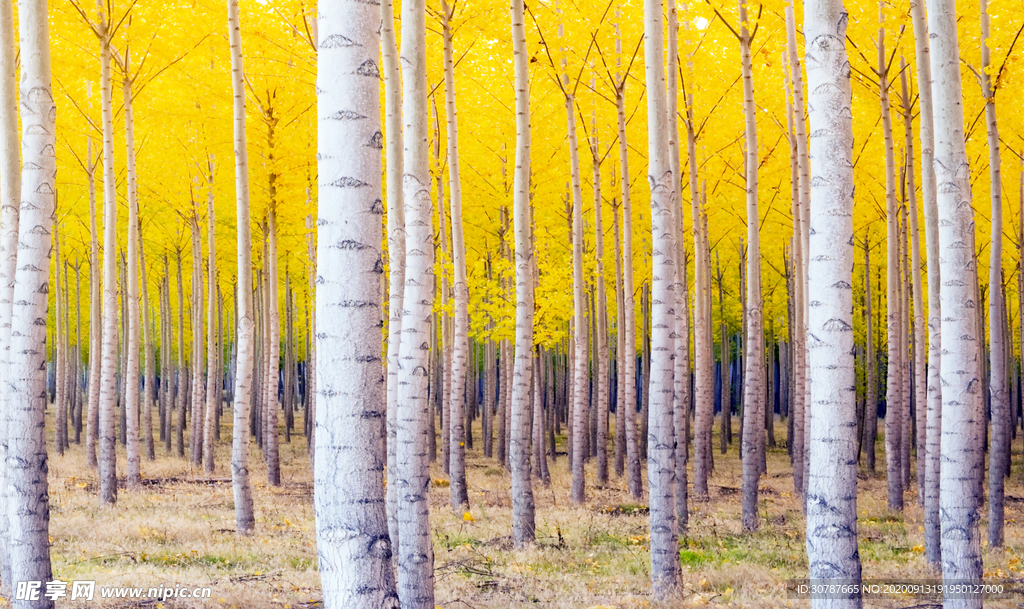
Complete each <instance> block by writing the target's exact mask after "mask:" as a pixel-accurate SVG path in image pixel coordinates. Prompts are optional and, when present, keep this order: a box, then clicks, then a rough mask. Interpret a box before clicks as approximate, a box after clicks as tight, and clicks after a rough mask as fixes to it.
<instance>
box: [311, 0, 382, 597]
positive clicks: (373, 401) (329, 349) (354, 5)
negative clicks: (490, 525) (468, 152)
mask: <svg viewBox="0 0 1024 609" xmlns="http://www.w3.org/2000/svg"><path fill="white" fill-rule="evenodd" d="M319 10H320V18H319V21H318V23H319V36H320V39H319V45H318V46H319V55H318V58H317V63H318V71H317V101H318V105H317V107H318V114H319V121H318V122H319V134H320V137H319V138H318V141H319V144H318V149H319V154H318V159H319V161H318V168H319V182H320V189H319V190H320V204H319V215H318V222H317V224H318V226H319V231H318V232H319V234H318V240H317V241H318V248H319V251H318V252H317V260H319V261H320V262H321V264H320V265H319V269H320V270H319V280H318V283H319V287H318V288H317V291H316V299H317V300H316V306H317V309H319V311H320V313H321V314H320V315H319V318H318V334H317V337H316V341H317V354H318V356H319V357H320V359H321V363H324V364H326V365H323V366H320V367H319V371H318V379H317V396H316V399H317V401H318V402H319V404H318V405H317V409H316V413H317V422H316V425H317V428H318V429H319V432H320V433H319V437H318V439H317V443H316V451H317V457H316V459H315V466H314V484H315V486H316V495H315V509H316V524H317V527H316V532H317V554H318V556H319V564H320V578H321V582H322V583H323V588H324V602H325V607H336V608H338V609H341V608H344V609H350V608H352V609H377V608H378V607H386V608H395V609H397V607H398V606H399V605H398V595H397V593H396V590H395V579H394V572H393V570H392V564H391V542H390V540H389V538H388V529H387V526H388V525H387V514H386V509H385V508H386V506H385V492H384V485H383V473H384V472H383V465H384V462H385V448H384V441H385V413H384V412H381V410H382V409H384V408H386V406H385V400H384V397H385V396H384V395H383V394H384V391H385V388H386V385H385V384H384V383H383V382H382V381H383V379H382V373H383V368H382V365H381V364H382V362H381V358H380V345H381V341H382V339H383V336H382V334H381V328H382V325H383V324H382V322H383V310H382V307H381V304H382V303H381V292H380V277H381V273H382V271H383V266H382V261H381V251H380V244H381V224H382V223H381V214H383V212H384V207H383V205H382V204H381V194H382V193H381V170H380V163H381V146H382V138H381V133H380V92H379V87H380V85H379V74H378V71H377V68H376V64H377V49H378V40H379V34H378V32H379V29H378V28H379V25H380V11H379V9H378V8H377V7H376V6H374V5H373V4H367V3H363V2H357V1H356V0H332V1H330V2H321V3H320V7H319ZM369 68H372V69H369Z"/></svg>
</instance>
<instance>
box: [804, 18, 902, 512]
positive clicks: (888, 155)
mask: <svg viewBox="0 0 1024 609" xmlns="http://www.w3.org/2000/svg"><path fill="white" fill-rule="evenodd" d="M883 19H884V14H883V12H882V9H881V8H880V9H879V22H880V23H881V22H882V20H883ZM877 50H878V70H877V73H878V87H879V93H880V98H881V105H882V106H881V107H882V130H883V133H884V138H885V201H886V205H885V218H886V222H885V226H886V251H887V252H888V257H887V259H886V260H887V262H886V265H885V276H886V281H885V285H886V292H885V303H886V330H887V333H886V336H887V337H888V340H887V342H888V347H889V356H888V369H887V373H886V382H885V466H886V468H885V473H886V476H885V477H886V481H887V483H888V489H889V509H890V510H893V511H896V512H902V511H903V448H902V444H903V356H904V353H905V350H906V349H905V347H906V343H904V342H901V341H900V337H901V336H902V334H901V332H900V325H901V314H900V306H899V303H900V296H899V295H900V266H901V265H900V259H899V247H898V245H897V244H898V242H899V208H898V207H897V204H896V175H895V174H896V160H895V157H894V154H893V139H892V123H891V121H890V119H889V78H888V70H887V67H886V65H887V64H886V61H887V60H888V57H887V56H886V54H885V26H884V25H880V27H879V28H878V49H877ZM808 295H810V293H809V292H808ZM808 340H810V339H809V338H808ZM809 350H810V345H808V353H810V351H809Z"/></svg>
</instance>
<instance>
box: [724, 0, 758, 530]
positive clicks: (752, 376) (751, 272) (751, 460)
mask: <svg viewBox="0 0 1024 609" xmlns="http://www.w3.org/2000/svg"><path fill="white" fill-rule="evenodd" d="M739 19H740V35H739V38H740V61H741V65H742V77H743V114H744V116H745V118H746V120H745V132H746V133H745V136H746V143H747V150H746V191H747V241H748V246H747V281H746V284H747V285H746V288H747V307H746V309H747V311H746V315H745V319H744V325H745V327H746V330H747V340H746V343H745V346H744V349H743V364H744V366H745V368H746V372H745V374H744V378H743V412H744V415H743V528H744V530H747V531H753V530H756V529H757V528H758V516H757V487H758V481H759V480H760V477H761V472H762V468H763V461H764V448H765V447H764V444H765V436H764V416H765V415H764V409H765V394H764V391H765V390H764V377H765V370H764V322H763V320H762V318H761V302H762V298H761V239H760V236H759V235H760V216H759V215H758V211H757V177H758V176H757V173H758V172H757V168H758V160H757V117H756V114H755V108H754V76H753V72H754V69H753V66H752V65H751V59H750V44H751V42H752V39H753V35H752V34H751V33H750V31H749V30H748V28H747V3H746V0H740V3H739ZM725 345H726V340H725V337H722V348H723V350H724V349H726V348H728V347H726V346H725ZM722 373H723V374H728V371H725V370H723V372H722ZM722 399H723V401H722V404H723V408H725V407H727V406H726V404H727V403H728V400H727V399H726V396H724V395H723V396H722ZM722 433H724V430H723V431H722Z"/></svg>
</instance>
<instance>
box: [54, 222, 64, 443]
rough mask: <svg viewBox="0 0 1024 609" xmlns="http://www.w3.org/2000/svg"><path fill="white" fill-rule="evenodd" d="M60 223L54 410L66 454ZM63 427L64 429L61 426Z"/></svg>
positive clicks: (58, 439) (56, 231)
mask: <svg viewBox="0 0 1024 609" xmlns="http://www.w3.org/2000/svg"><path fill="white" fill-rule="evenodd" d="M60 241H61V240H60V224H59V223H55V224H54V225H53V249H54V260H53V261H54V266H56V267H57V269H58V270H57V272H56V273H54V281H55V284H56V286H55V287H56V288H57V289H56V295H55V297H54V299H53V301H54V308H55V311H54V321H55V322H56V323H55V325H56V332H54V334H55V336H54V339H55V340H54V345H53V358H52V359H53V367H54V374H53V376H54V392H53V410H54V419H55V420H54V430H53V431H54V433H53V435H54V447H55V448H56V449H57V454H58V455H63V454H64V449H65V448H67V446H65V444H64V436H65V435H66V432H67V422H68V417H67V411H66V406H65V404H66V402H65V400H66V399H67V397H66V395H65V393H64V377H65V375H66V374H67V372H66V371H65V369H64V358H63V357H61V351H62V350H63V348H64V343H65V341H67V336H66V335H65V334H64V332H63V330H62V327H63V324H61V321H60V319H61V315H62V314H63V313H64V309H65V307H66V306H67V305H66V304H64V302H62V301H63V294H62V289H61V288H62V286H61V280H60V265H61V260H63V258H61V255H60ZM62 427H63V431H61V428H62Z"/></svg>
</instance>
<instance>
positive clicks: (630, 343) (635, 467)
mask: <svg viewBox="0 0 1024 609" xmlns="http://www.w3.org/2000/svg"><path fill="white" fill-rule="evenodd" d="M625 95H626V79H625V78H624V77H623V78H622V79H621V80H619V85H618V89H617V91H616V94H615V107H616V113H617V116H618V124H619V161H620V164H621V172H620V173H621V175H622V257H623V258H622V291H623V298H624V305H625V308H624V311H625V315H624V319H623V342H624V345H623V353H622V360H623V362H625V367H624V368H623V375H622V384H623V385H624V386H625V400H624V401H623V403H622V410H623V415H624V418H625V425H624V427H623V429H622V431H621V432H620V431H619V430H616V433H622V434H623V435H625V437H626V463H625V466H626V479H627V483H628V484H629V492H630V495H631V496H632V497H633V499H640V498H641V497H643V494H644V487H643V480H642V479H641V477H640V452H639V448H640V447H639V445H638V443H637V429H636V301H635V298H634V294H635V293H636V292H635V291H634V289H633V210H632V206H631V205H630V196H629V194H630V193H629V146H628V145H627V143H626V101H625Z"/></svg>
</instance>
